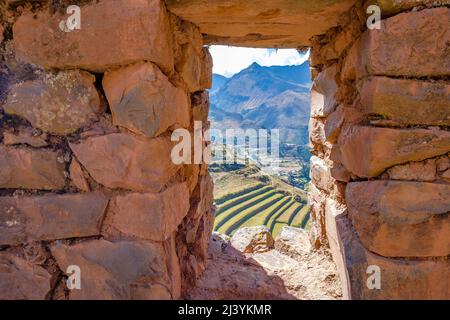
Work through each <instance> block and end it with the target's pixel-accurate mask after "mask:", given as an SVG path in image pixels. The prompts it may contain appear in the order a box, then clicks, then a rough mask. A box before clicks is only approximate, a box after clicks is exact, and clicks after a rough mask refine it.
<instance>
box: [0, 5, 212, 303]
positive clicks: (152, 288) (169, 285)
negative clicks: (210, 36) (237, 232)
mask: <svg viewBox="0 0 450 320" xmlns="http://www.w3.org/2000/svg"><path fill="white" fill-rule="evenodd" d="M6 2H7V3H8V2H9V4H4V5H3V7H2V17H1V19H2V20H1V22H2V24H1V25H2V26H1V28H2V30H0V31H1V32H0V34H1V35H2V38H1V40H2V41H1V49H2V53H3V55H2V56H3V59H2V61H1V62H2V65H1V68H2V70H1V72H2V74H1V80H0V81H1V82H0V86H1V89H2V90H1V93H2V96H1V99H2V105H1V109H0V112H1V114H0V139H1V140H0V141H1V143H0V189H1V190H0V299H178V298H180V297H181V296H182V293H183V292H184V291H185V290H187V288H189V287H190V286H192V285H193V283H194V281H195V279H196V277H198V276H199V275H200V274H201V273H202V271H203V269H204V268H205V262H206V254H207V252H206V250H207V246H208V242H209V237H210V234H211V232H212V225H213V211H212V180H211V177H210V176H209V174H208V172H207V167H206V165H205V164H201V165H179V166H176V165H174V164H173V163H172V161H171V158H170V155H171V150H172V147H173V145H174V144H175V142H171V132H172V131H173V130H175V129H177V128H186V129H188V130H189V131H190V132H193V130H194V125H193V122H194V120H198V121H202V122H203V123H205V124H206V121H207V115H208V110H209V99H208V94H207V92H206V91H205V89H207V88H209V87H210V86H211V73H212V60H211V56H210V54H209V52H208V50H207V49H204V48H203V40H202V36H201V34H200V32H199V30H198V28H197V27H196V26H194V25H193V24H191V23H188V22H185V21H182V20H181V19H179V18H177V17H176V16H174V15H172V14H170V13H169V12H168V11H167V10H166V8H165V7H164V5H163V4H162V3H161V2H160V1H159V0H148V1H147V0H145V1H127V0H111V1H106V2H105V1H102V2H99V3H97V2H96V1H94V2H90V1H89V3H88V4H87V5H85V6H83V7H82V12H81V14H82V26H81V30H74V31H72V32H69V33H66V32H62V31H61V30H60V29H59V27H58V25H59V22H60V21H61V20H63V19H67V15H64V14H65V12H64V11H65V8H66V6H64V7H63V6H61V7H57V6H50V5H49V4H48V3H47V2H46V1H41V2H34V3H33V5H29V4H27V5H23V1H20V2H18V1H6ZM84 2H86V1H84ZM113 2H114V3H113ZM7 5H9V7H7ZM61 8H64V9H63V10H62V12H61V10H60V9H61ZM130 107H132V108H131V110H130ZM204 129H206V128H204ZM149 209H151V210H149ZM70 265H76V266H79V267H80V269H81V283H82V288H81V290H70V291H69V290H68V288H67V286H66V281H65V280H66V276H65V273H66V270H67V268H68V267H69V266H70Z"/></svg>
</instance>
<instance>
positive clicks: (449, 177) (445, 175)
mask: <svg viewBox="0 0 450 320" xmlns="http://www.w3.org/2000/svg"><path fill="white" fill-rule="evenodd" d="M441 177H442V178H443V179H445V180H447V181H450V170H447V171H445V172H444V173H442V175H441Z"/></svg>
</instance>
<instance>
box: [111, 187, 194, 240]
mask: <svg viewBox="0 0 450 320" xmlns="http://www.w3.org/2000/svg"><path fill="white" fill-rule="evenodd" d="M188 210H189V189H188V187H187V185H186V183H182V184H178V185H174V186H171V187H169V188H168V189H167V190H165V191H163V192H160V193H157V194H155V193H129V194H124V195H117V196H114V197H113V199H112V200H111V204H110V205H109V210H108V214H107V217H106V220H105V226H104V234H106V235H107V236H108V237H112V238H116V237H129V238H137V239H142V240H152V241H165V240H167V239H168V238H169V237H170V236H171V235H172V234H173V232H174V231H175V230H176V229H177V228H178V225H179V224H180V223H181V221H182V220H183V218H184V217H185V216H186V214H187V213H188Z"/></svg>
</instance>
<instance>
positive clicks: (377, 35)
mask: <svg viewBox="0 0 450 320" xmlns="http://www.w3.org/2000/svg"><path fill="white" fill-rule="evenodd" d="M449 21H450V9H448V8H445V7H442V8H435V9H426V10H422V11H418V12H409V13H401V14H398V15H396V16H394V17H391V18H389V19H385V20H382V22H381V24H382V25H381V29H375V30H370V31H366V32H365V33H364V34H363V35H362V37H361V39H360V40H359V41H357V42H356V43H355V45H354V46H353V47H352V49H351V51H350V53H349V55H348V57H347V61H346V63H345V65H344V68H343V71H342V77H343V78H344V79H359V78H361V77H364V76H366V75H379V76H409V77H428V76H448V75H449V74H450V61H449V59H448V58H447V56H448V47H447V43H448V42H449V41H450V31H449V30H450V28H449V26H450V22H449ZM430 35H433V36H430ZM424 52H426V53H427V54H423V53H424Z"/></svg>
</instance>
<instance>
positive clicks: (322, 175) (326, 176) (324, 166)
mask: <svg viewBox="0 0 450 320" xmlns="http://www.w3.org/2000/svg"><path fill="white" fill-rule="evenodd" d="M310 163H311V165H310V167H311V181H312V182H313V183H314V185H315V186H316V187H318V188H319V189H322V190H327V191H331V190H333V185H334V183H335V181H334V179H333V178H332V177H331V173H330V169H331V166H330V165H329V164H328V163H327V162H326V161H325V160H323V159H321V158H319V157H316V156H312V157H311V161H310Z"/></svg>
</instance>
